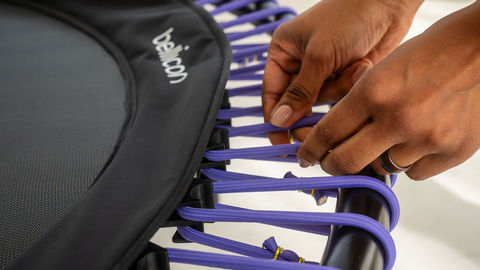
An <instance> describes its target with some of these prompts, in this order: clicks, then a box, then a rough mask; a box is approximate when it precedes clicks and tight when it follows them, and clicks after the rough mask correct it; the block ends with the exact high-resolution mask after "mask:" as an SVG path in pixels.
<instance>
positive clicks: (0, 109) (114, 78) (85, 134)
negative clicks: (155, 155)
mask: <svg viewBox="0 0 480 270" xmlns="http://www.w3.org/2000/svg"><path fill="white" fill-rule="evenodd" d="M0 37H1V38H0V56H1V59H2V61H1V62H0V268H1V267H4V266H5V265H7V264H8V262H10V261H11V260H12V259H13V258H15V257H16V256H17V255H18V254H19V253H20V252H21V251H23V250H24V249H25V248H26V247H27V246H28V245H30V244H31V243H32V242H33V241H35V239H37V238H38V237H39V236H40V235H42V233H44V232H45V231H46V230H47V229H48V228H49V227H50V226H51V225H53V224H54V223H55V222H56V221H57V220H59V218H60V217H61V216H62V215H63V214H64V213H65V212H66V211H67V210H68V209H70V207H71V206H72V205H73V204H74V203H75V202H76V201H78V199H79V198H80V197H81V196H82V194H84V193H85V191H86V190H87V189H88V187H89V186H90V185H91V184H92V183H93V181H94V180H95V178H96V177H97V176H98V174H99V173H100V171H101V170H102V168H103V166H104V165H105V163H106V162H107V160H108V158H109V156H110V155H111V153H112V151H113V148H114V146H115V143H116V141H117V138H118V136H119V132H120V130H121V127H122V124H123V121H124V119H125V117H126V112H125V109H124V102H125V86H124V82H123V79H122V77H121V74H120V71H119V69H118V67H117V65H116V63H115V61H114V60H113V59H112V58H111V57H110V56H109V55H108V54H107V53H106V51H105V49H104V48H102V47H101V46H100V45H98V44H97V43H96V42H95V41H94V40H92V39H91V38H90V37H88V36H87V35H85V34H83V33H81V32H79V31H78V30H76V29H74V28H72V27H70V26H68V25H66V24H63V23H61V22H58V21H56V20H54V19H52V18H50V17H47V16H44V15H41V14H38V13H35V12H33V11H28V10H22V9H20V8H18V7H13V6H9V5H5V4H0Z"/></svg>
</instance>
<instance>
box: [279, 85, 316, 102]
mask: <svg viewBox="0 0 480 270" xmlns="http://www.w3.org/2000/svg"><path fill="white" fill-rule="evenodd" d="M285 94H286V96H287V98H289V99H290V100H292V101H296V102H299V103H302V104H305V103H307V104H313V103H314V102H315V95H314V94H313V93H312V92H310V91H308V89H307V88H306V87H304V86H303V85H301V84H299V83H296V82H294V83H292V84H291V85H290V86H289V87H288V89H287V92H286V93H285Z"/></svg>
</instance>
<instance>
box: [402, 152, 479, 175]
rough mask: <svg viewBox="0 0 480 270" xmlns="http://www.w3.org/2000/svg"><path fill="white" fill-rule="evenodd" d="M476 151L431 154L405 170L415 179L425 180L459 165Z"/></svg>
mask: <svg viewBox="0 0 480 270" xmlns="http://www.w3.org/2000/svg"><path fill="white" fill-rule="evenodd" d="M473 154H475V152H468V153H463V154H461V155H455V154H452V153H442V154H430V155H426V156H424V157H422V158H421V159H419V160H418V161H416V162H415V163H414V164H413V166H412V168H411V169H410V170H408V171H407V172H405V173H406V174H407V176H408V177H410V178H411V179H413V180H425V179H428V178H430V177H432V176H435V175H437V174H440V173H442V172H444V171H446V170H448V169H451V168H453V167H455V166H458V165H460V164H462V163H463V162H465V161H466V160H467V159H469V158H470V157H472V156H473Z"/></svg>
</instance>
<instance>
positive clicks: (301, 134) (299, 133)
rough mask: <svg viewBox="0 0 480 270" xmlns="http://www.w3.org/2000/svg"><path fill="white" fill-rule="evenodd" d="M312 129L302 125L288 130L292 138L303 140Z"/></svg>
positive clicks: (298, 140)
mask: <svg viewBox="0 0 480 270" xmlns="http://www.w3.org/2000/svg"><path fill="white" fill-rule="evenodd" d="M312 130H313V127H302V128H297V129H292V130H290V134H291V135H292V137H293V139H295V140H296V141H297V142H303V141H305V139H306V138H307V136H308V134H310V132H311V131H312Z"/></svg>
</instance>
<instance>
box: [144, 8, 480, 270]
mask: <svg viewBox="0 0 480 270" xmlns="http://www.w3.org/2000/svg"><path fill="white" fill-rule="evenodd" d="M279 2H280V3H282V4H283V5H287V6H290V7H293V8H295V9H296V10H298V11H299V12H301V11H302V10H305V9H306V8H308V7H309V6H311V5H313V3H315V2H316V1H312V0H303V1H302V0H297V1H287V0H280V1H279ZM472 2H473V1H472V0H469V1H461V0H456V1H455V0H454V1H446V0H444V1H441V0H427V1H426V2H425V3H424V4H423V5H422V7H421V8H420V11H419V12H418V14H417V16H416V18H415V21H414V24H413V26H412V29H411V31H410V32H409V34H408V36H407V38H411V37H413V36H415V35H417V34H419V33H421V32H422V31H423V30H425V29H426V28H427V27H428V26H429V25H431V24H432V23H433V22H435V21H436V20H438V19H439V18H441V17H442V16H445V15H446V14H448V13H450V12H453V11H454V10H457V9H459V8H462V7H464V6H466V5H468V4H469V3H472ZM233 102H234V103H235V104H234V105H238V106H242V105H243V104H245V103H251V102H252V100H250V99H248V98H244V99H236V100H234V101H233ZM254 102H257V101H254ZM246 121H247V122H248V121H250V120H246ZM250 123H251V122H250ZM235 124H241V123H235ZM252 144H254V145H267V144H268V142H267V141H265V140H262V139H254V140H245V139H234V140H233V141H232V148H239V147H243V146H251V145H252ZM478 164H480V154H478V153H477V155H475V156H474V157H473V158H472V159H470V160H469V161H467V162H466V163H464V164H462V165H461V166H458V167H457V168H454V169H452V170H450V171H448V172H446V173H443V174H441V175H438V176H435V177H433V178H431V179H429V180H427V181H423V182H414V181H412V180H409V179H408V178H407V177H405V176H404V175H401V176H400V177H399V180H398V181H397V184H396V186H395V187H394V191H395V193H396V195H397V197H398V199H399V201H400V205H401V216H400V223H399V225H398V226H397V228H396V229H395V231H394V232H393V233H392V236H393V237H394V240H395V243H396V247H397V260H396V264H395V267H394V269H396V270H407V269H408V270H410V269H462V270H473V269H480V244H479V243H478V241H479V240H480V228H479V226H478V225H477V224H480V181H478V178H479V176H478V174H479V173H480V168H479V166H478ZM229 170H231V171H238V172H244V173H245V172H248V173H251V174H260V175H269V176H273V177H282V176H283V174H284V173H285V172H287V171H293V172H294V173H295V174H297V175H298V176H315V175H323V174H324V173H323V172H322V171H321V169H320V168H318V167H317V168H309V169H301V168H300V167H298V165H296V164H288V165H285V164H279V163H273V162H258V161H256V162H251V161H241V160H238V161H233V162H232V165H231V166H230V168H229ZM220 199H221V202H222V203H226V204H235V205H238V206H242V207H247V208H252V209H276V210H297V211H306V212H315V211H317V212H318V211H331V210H332V209H333V208H334V204H335V201H334V200H330V201H329V202H327V204H326V205H324V206H321V207H317V206H316V205H315V203H314V201H313V199H312V198H311V197H310V196H308V195H305V194H302V193H298V192H281V193H273V194H272V193H261V194H251V193H249V194H235V195H225V196H221V197H220ZM173 232H174V230H173V229H161V230H160V231H159V233H158V234H157V235H156V236H155V237H154V238H153V241H154V242H156V243H157V244H160V245H162V246H164V247H177V248H188V249H196V250H207V251H208V250H211V249H209V248H205V247H202V246H198V245H196V244H180V245H179V244H172V243H171V242H170V241H169V239H170V237H171V235H172V234H173ZM207 232H210V233H214V234H216V235H220V236H227V237H229V238H232V239H236V240H241V241H243V242H247V243H250V244H254V245H257V246H261V244H262V243H263V241H264V240H265V239H267V238H268V237H270V236H275V238H276V239H277V243H278V244H279V245H280V246H282V247H284V248H286V249H291V250H294V251H296V252H297V253H298V254H299V255H300V256H302V257H305V258H306V259H307V260H313V261H315V260H316V261H319V260H320V258H321V256H322V252H323V249H324V246H325V241H326V239H325V237H321V236H315V235H311V234H306V233H297V232H293V231H289V230H283V229H276V228H273V227H270V226H263V225H257V224H253V225H252V224H221V223H216V224H208V225H207ZM171 267H172V268H171V269H172V270H175V269H177V270H183V269H204V268H201V267H197V266H187V265H180V264H173V265H172V266H171Z"/></svg>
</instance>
